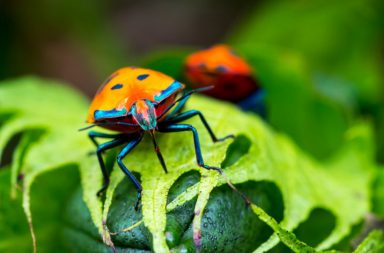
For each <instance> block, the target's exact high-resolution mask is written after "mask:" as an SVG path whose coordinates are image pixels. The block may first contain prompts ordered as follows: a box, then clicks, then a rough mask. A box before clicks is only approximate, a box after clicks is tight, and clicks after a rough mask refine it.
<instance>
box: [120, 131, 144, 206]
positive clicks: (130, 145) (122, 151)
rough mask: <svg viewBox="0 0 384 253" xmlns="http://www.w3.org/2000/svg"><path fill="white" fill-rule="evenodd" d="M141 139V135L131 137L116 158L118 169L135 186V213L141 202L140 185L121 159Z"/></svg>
mask: <svg viewBox="0 0 384 253" xmlns="http://www.w3.org/2000/svg"><path fill="white" fill-rule="evenodd" d="M142 138H143V135H142V134H140V135H137V136H135V137H132V139H131V140H130V141H129V142H128V144H127V145H126V146H125V147H124V148H123V149H122V150H121V151H120V153H119V154H118V156H117V164H118V165H119V167H120V169H121V170H122V171H123V172H124V174H125V175H127V176H128V177H129V179H131V181H132V182H133V184H134V185H135V187H136V189H137V201H136V204H135V210H136V211H137V210H138V209H139V205H140V200H141V191H142V190H143V188H142V187H141V184H140V183H139V181H138V180H137V179H136V177H135V176H134V175H133V174H132V172H130V171H129V170H128V168H127V167H126V166H125V165H124V163H123V158H124V157H125V156H126V155H127V154H128V153H129V152H130V151H131V150H132V149H133V148H134V147H136V145H137V144H139V142H140V141H141V139H142Z"/></svg>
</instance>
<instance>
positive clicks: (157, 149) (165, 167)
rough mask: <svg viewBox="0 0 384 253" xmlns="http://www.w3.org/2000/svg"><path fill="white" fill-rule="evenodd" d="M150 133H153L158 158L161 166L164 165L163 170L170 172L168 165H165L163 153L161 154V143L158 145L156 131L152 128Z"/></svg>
mask: <svg viewBox="0 0 384 253" xmlns="http://www.w3.org/2000/svg"><path fill="white" fill-rule="evenodd" d="M149 134H150V135H151V138H152V141H153V146H154V147H155V151H156V154H157V158H159V161H160V164H161V167H163V170H164V171H165V173H168V170H167V166H166V165H165V162H164V158H163V155H162V154H161V151H160V148H159V145H157V141H156V138H155V131H154V130H153V129H152V130H150V131H149Z"/></svg>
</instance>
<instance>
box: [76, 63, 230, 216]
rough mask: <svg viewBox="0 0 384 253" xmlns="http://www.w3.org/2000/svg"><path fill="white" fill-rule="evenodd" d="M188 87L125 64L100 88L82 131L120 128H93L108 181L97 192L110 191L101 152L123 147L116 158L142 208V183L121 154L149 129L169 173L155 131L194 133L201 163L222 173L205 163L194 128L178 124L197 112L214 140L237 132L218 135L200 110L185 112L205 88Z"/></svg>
mask: <svg viewBox="0 0 384 253" xmlns="http://www.w3.org/2000/svg"><path fill="white" fill-rule="evenodd" d="M184 88H185V86H184V85H183V84H182V83H180V82H178V81H176V80H174V79H173V78H171V77H169V76H167V75H165V74H162V73H160V72H157V71H154V70H149V69H143V68H136V67H125V68H121V69H119V70H117V71H116V72H114V73H113V74H112V75H111V76H110V77H109V78H107V80H106V81H105V82H104V83H103V84H102V86H101V87H100V88H99V89H98V91H97V93H96V95H95V97H94V99H93V101H92V103H91V105H90V108H89V111H88V116H87V122H88V123H90V124H92V125H90V126H88V127H86V128H83V130H84V129H88V128H91V127H93V126H100V127H103V128H106V129H109V130H114V131H116V132H117V133H114V134H110V133H108V134H107V133H101V132H95V131H90V132H89V133H88V135H89V137H90V139H91V141H92V142H93V143H94V144H95V145H96V147H97V149H96V155H97V158H98V161H99V163H100V168H101V172H102V174H103V179H104V183H103V186H102V188H101V189H100V190H99V191H98V193H97V194H98V195H99V196H100V195H101V194H102V193H103V192H104V191H105V190H106V189H107V187H108V184H109V174H108V171H107V169H106V167H105V164H104V161H103V157H102V153H103V151H106V150H108V149H111V148H114V147H117V146H120V145H124V146H123V148H122V149H121V151H120V152H119V154H118V156H117V164H118V165H119V167H120V168H121V170H122V171H123V172H124V173H125V175H126V176H128V178H129V179H130V180H131V181H132V182H133V184H134V185H135V187H136V189H137V192H138V193H137V202H136V205H135V209H136V210H137V209H138V207H139V205H140V200H141V192H142V186H141V184H140V182H139V181H138V180H137V179H136V178H135V176H134V175H133V174H132V173H131V171H130V170H129V169H128V168H127V167H126V166H125V165H124V163H123V158H124V157H125V156H126V155H127V154H128V153H129V152H130V151H132V150H133V149H134V148H135V146H136V145H137V144H139V142H140V141H141V140H142V138H143V136H144V134H145V133H149V135H150V136H151V138H152V141H153V145H154V150H155V152H156V154H157V157H158V159H159V162H160V164H161V166H162V168H163V169H164V171H165V173H167V171H168V170H167V166H166V164H165V161H164V158H163V156H162V154H161V151H160V148H159V146H158V144H157V142H156V139H155V132H161V133H172V132H182V131H188V132H191V133H192V136H193V141H194V146H195V152H196V160H197V164H198V166H200V167H202V168H204V169H209V170H211V169H212V170H217V171H219V172H221V169H220V168H218V167H213V166H209V165H206V164H205V163H204V160H203V156H202V152H201V148H200V140H199V135H198V132H197V130H196V128H195V127H193V126H192V125H189V124H182V123H180V122H182V121H184V120H186V119H189V118H192V117H195V116H198V117H199V118H200V120H201V121H202V123H203V125H204V126H205V128H206V129H207V131H208V133H209V135H210V137H211V138H212V140H213V141H214V142H219V141H223V140H225V139H227V138H231V137H233V135H228V136H226V137H224V138H217V137H216V135H215V134H214V132H213V131H212V129H211V127H210V126H209V124H208V122H207V120H206V119H205V117H204V116H203V114H202V113H201V112H200V111H197V110H190V111H186V112H181V109H182V107H183V105H184V104H185V103H186V101H187V100H188V98H189V97H190V96H191V95H192V94H193V93H194V92H197V91H203V90H205V89H206V88H203V89H197V90H192V91H189V92H186V91H185V90H184ZM96 138H104V139H109V141H107V142H105V143H102V144H99V143H98V142H97V140H96ZM143 162H145V161H143Z"/></svg>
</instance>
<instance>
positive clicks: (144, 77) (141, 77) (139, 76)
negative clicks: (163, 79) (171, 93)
mask: <svg viewBox="0 0 384 253" xmlns="http://www.w3.org/2000/svg"><path fill="white" fill-rule="evenodd" d="M148 76H149V74H142V75H138V76H137V80H139V81H143V80H144V79H146V78H147V77H148Z"/></svg>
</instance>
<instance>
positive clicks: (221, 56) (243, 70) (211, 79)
mask: <svg viewBox="0 0 384 253" xmlns="http://www.w3.org/2000/svg"><path fill="white" fill-rule="evenodd" d="M185 75H186V78H187V80H188V82H189V83H190V84H191V85H192V86H193V87H205V86H210V85H213V86H214V89H210V90H207V91H206V92H205V93H206V94H207V95H209V96H212V97H215V98H219V99H223V100H228V101H232V102H236V103H238V104H239V105H240V106H241V107H242V108H243V109H246V110H255V108H256V110H257V107H259V106H260V103H261V100H263V97H264V92H263V90H262V89H261V87H260V86H259V84H258V82H257V81H256V79H255V73H254V71H253V70H252V68H251V67H250V65H249V64H248V63H247V62H246V61H245V60H244V59H243V58H241V57H240V56H239V55H237V54H236V53H235V52H234V50H233V49H232V48H231V47H229V46H227V45H222V44H220V45H215V46H212V47H210V48H208V49H204V50H201V51H197V52H194V53H192V54H190V55H189V56H188V57H187V58H186V60H185Z"/></svg>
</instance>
